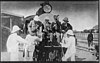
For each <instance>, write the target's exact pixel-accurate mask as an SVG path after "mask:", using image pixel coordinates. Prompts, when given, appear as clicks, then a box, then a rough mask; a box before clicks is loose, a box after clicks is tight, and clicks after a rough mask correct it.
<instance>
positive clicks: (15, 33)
mask: <svg viewBox="0 0 100 63" xmlns="http://www.w3.org/2000/svg"><path fill="white" fill-rule="evenodd" d="M19 31H20V28H19V27H18V26H17V25H14V26H13V29H12V31H11V34H10V35H9V37H8V39H7V44H6V46H7V52H8V53H10V61H18V60H19V56H18V54H19V47H18V44H19V43H24V44H28V43H27V41H26V40H25V39H23V38H22V37H20V36H19Z"/></svg>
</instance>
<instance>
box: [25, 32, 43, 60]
mask: <svg viewBox="0 0 100 63" xmlns="http://www.w3.org/2000/svg"><path fill="white" fill-rule="evenodd" d="M25 39H26V40H27V41H28V43H29V45H26V47H25V60H26V58H27V57H28V56H27V55H28V52H29V57H30V60H31V61H32V60H33V54H34V51H35V45H36V44H37V42H39V41H42V36H39V37H38V36H36V32H35V31H34V32H33V33H29V34H28V35H27V36H26V38H25Z"/></svg>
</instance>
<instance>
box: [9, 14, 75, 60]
mask: <svg viewBox="0 0 100 63" xmlns="http://www.w3.org/2000/svg"><path fill="white" fill-rule="evenodd" d="M54 20H55V21H54V22H52V23H51V22H50V20H49V17H46V18H45V22H44V23H42V22H41V21H40V19H39V17H38V16H37V15H36V16H35V17H34V18H33V19H32V20H31V21H30V22H29V23H28V25H27V28H28V30H27V35H26V38H25V39H24V38H22V37H21V36H20V35H19V33H20V30H21V29H20V28H19V27H18V26H17V25H14V26H13V29H12V31H11V34H10V36H9V37H8V40H7V52H9V53H10V59H11V61H18V54H19V50H18V44H19V43H23V44H24V49H25V56H24V58H25V59H26V58H27V57H28V52H29V53H30V55H29V56H30V57H31V60H33V54H34V51H35V46H36V45H39V44H40V43H42V44H43V45H44V46H45V45H46V46H48V43H50V44H52V45H53V46H56V44H59V45H57V46H61V47H64V48H66V49H67V50H66V52H65V53H64V55H63V57H62V61H67V59H68V58H69V57H71V61H75V53H76V48H75V44H76V43H75V35H74V33H73V28H72V26H71V25H70V24H69V23H68V22H69V21H68V18H67V17H65V18H64V19H63V21H64V22H63V23H62V24H61V22H60V21H59V15H54Z"/></svg>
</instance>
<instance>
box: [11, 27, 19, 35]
mask: <svg viewBox="0 0 100 63" xmlns="http://www.w3.org/2000/svg"><path fill="white" fill-rule="evenodd" d="M19 30H20V28H19V27H18V26H17V25H14V26H13V29H12V31H11V33H14V32H16V31H19Z"/></svg>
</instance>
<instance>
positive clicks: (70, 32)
mask: <svg viewBox="0 0 100 63" xmlns="http://www.w3.org/2000/svg"><path fill="white" fill-rule="evenodd" d="M66 34H69V35H74V33H73V31H72V30H68V31H67V32H66Z"/></svg>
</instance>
